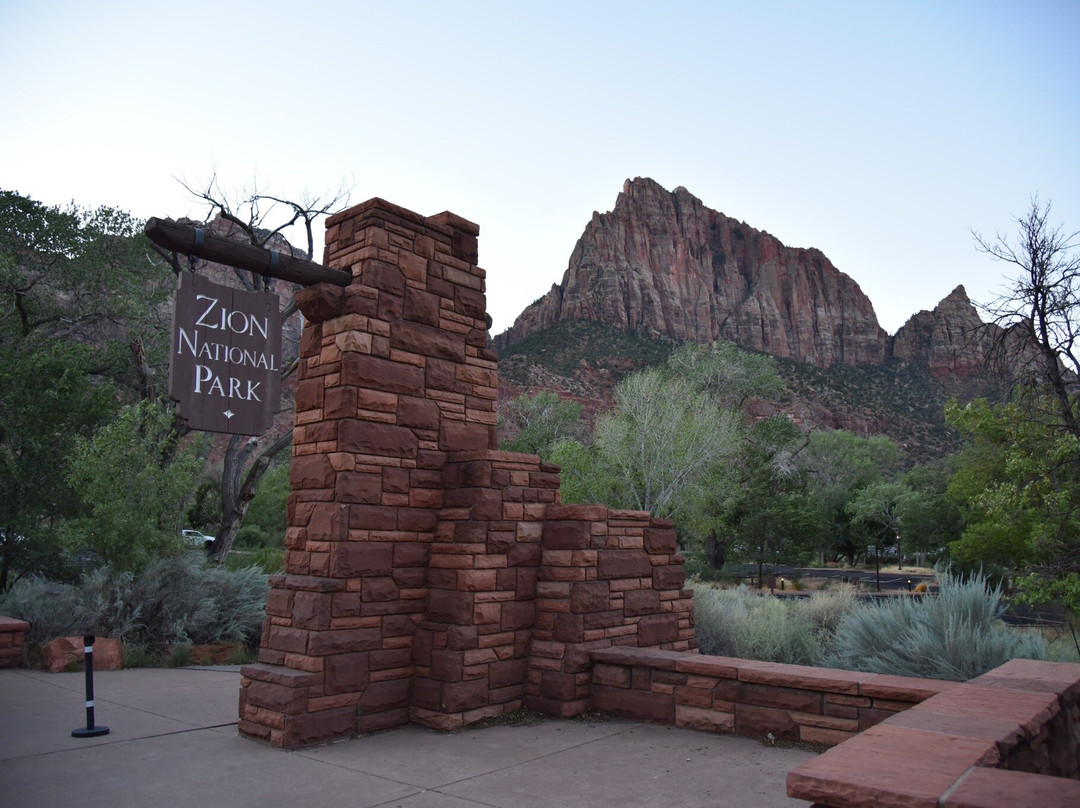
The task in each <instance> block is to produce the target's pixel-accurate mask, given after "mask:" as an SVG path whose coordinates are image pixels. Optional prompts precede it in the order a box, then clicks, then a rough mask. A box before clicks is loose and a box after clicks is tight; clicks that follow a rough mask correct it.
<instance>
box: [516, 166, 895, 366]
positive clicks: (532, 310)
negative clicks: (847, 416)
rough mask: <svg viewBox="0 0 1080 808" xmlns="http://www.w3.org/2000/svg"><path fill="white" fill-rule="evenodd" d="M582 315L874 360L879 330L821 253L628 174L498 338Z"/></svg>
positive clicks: (762, 347)
mask: <svg viewBox="0 0 1080 808" xmlns="http://www.w3.org/2000/svg"><path fill="white" fill-rule="evenodd" d="M574 319H587V320H598V321H600V322H604V323H608V324H610V325H614V326H615V327H617V328H620V329H622V330H625V331H635V330H641V331H644V332H645V333H653V334H665V335H668V336H670V337H673V338H675V339H678V340H689V341H692V342H710V341H713V340H715V339H719V338H723V339H727V340H730V341H731V342H734V343H736V344H737V345H740V346H742V347H744V348H747V349H751V350H757V351H764V352H766V353H769V354H772V355H774V356H778V357H782V358H787V359H794V360H796V361H800V362H809V363H811V364H814V365H818V366H820V367H828V366H830V365H833V364H836V363H845V364H854V365H863V364H879V363H881V362H884V361H885V359H886V357H887V356H888V352H889V342H890V340H889V337H888V335H887V334H886V333H885V332H884V331H883V330H882V329H881V327H880V326H879V325H878V321H877V316H876V315H875V314H874V308H873V306H872V305H871V303H870V300H869V299H868V298H867V297H866V295H864V294H863V292H862V290H861V289H860V288H859V285H858V284H857V283H855V281H853V280H852V279H851V278H849V277H848V276H847V275H845V274H844V273H842V272H840V271H839V270H838V269H836V267H834V266H833V265H832V263H830V261H829V259H828V258H826V257H825V256H824V255H823V254H822V253H821V252H820V251H818V250H815V249H796V248H791V247H786V246H784V245H783V244H782V243H781V242H780V241H779V240H778V239H776V238H774V237H773V236H771V235H769V234H768V233H765V232H762V231H759V230H755V229H754V228H752V227H749V226H748V225H746V224H745V223H743V222H739V221H736V220H734V219H731V218H728V217H727V216H725V215H723V214H722V213H718V212H716V211H714V210H710V209H709V208H707V207H705V205H704V204H702V202H701V200H700V199H697V198H696V197H694V196H693V195H692V194H690V192H689V191H687V190H686V189H685V188H681V187H680V188H676V189H675V190H674V191H673V192H668V191H666V190H665V189H663V188H662V187H660V185H658V184H657V183H656V182H654V181H653V180H650V179H642V178H638V179H635V180H628V181H627V182H626V184H625V185H624V186H623V191H622V193H621V194H619V197H618V200H617V201H616V203H615V208H614V210H612V211H611V212H610V213H604V214H600V213H594V214H593V218H592V221H591V222H589V224H588V226H587V227H586V228H585V232H584V233H583V234H582V236H581V238H580V239H579V241H578V243H577V246H576V247H575V248H574V252H573V254H572V255H571V257H570V263H569V266H568V268H567V270H566V274H565V275H564V276H563V281H562V284H560V285H559V286H553V287H552V289H551V291H550V292H549V293H548V294H547V295H546V296H545V297H543V298H542V299H541V300H539V301H537V302H536V303H534V304H533V305H532V306H530V307H529V308H527V309H526V310H525V311H524V312H523V313H522V314H521V315H520V317H519V318H518V320H517V321H516V322H515V323H514V325H513V327H512V328H511V329H510V330H509V331H507V332H506V333H504V334H501V335H500V336H499V337H498V338H497V339H496V346H497V347H500V346H504V345H509V344H512V343H514V342H517V341H518V340H520V339H522V338H524V337H525V336H527V335H528V334H530V333H532V332H534V331H536V330H539V329H541V328H544V327H546V326H548V325H551V324H552V323H555V322H558V321H561V320H574Z"/></svg>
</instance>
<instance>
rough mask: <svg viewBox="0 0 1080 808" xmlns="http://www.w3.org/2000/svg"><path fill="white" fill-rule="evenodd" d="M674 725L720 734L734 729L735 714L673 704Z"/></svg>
mask: <svg viewBox="0 0 1080 808" xmlns="http://www.w3.org/2000/svg"><path fill="white" fill-rule="evenodd" d="M675 725H676V726H679V727H686V728H687V729H696V730H700V731H702V732H715V733H720V734H726V733H731V732H734V731H735V715H734V714H733V713H725V712H718V711H716V710H709V709H704V708H702V707H695V706H691V705H687V704H676V705H675Z"/></svg>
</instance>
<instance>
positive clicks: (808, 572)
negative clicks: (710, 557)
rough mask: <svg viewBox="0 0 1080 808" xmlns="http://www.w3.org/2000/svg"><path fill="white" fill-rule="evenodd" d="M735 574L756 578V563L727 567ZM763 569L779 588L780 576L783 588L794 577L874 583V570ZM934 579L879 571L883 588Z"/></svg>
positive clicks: (784, 567) (905, 572) (766, 577)
mask: <svg viewBox="0 0 1080 808" xmlns="http://www.w3.org/2000/svg"><path fill="white" fill-rule="evenodd" d="M729 569H731V570H732V571H734V572H735V573H736V574H737V575H742V576H743V577H750V576H753V577H754V578H755V579H756V578H757V565H756V564H737V565H732V566H731V567H729ZM764 569H765V579H766V581H767V580H768V578H769V576H770V575H775V576H776V579H777V584H776V588H777V589H780V578H784V579H785V589H786V588H788V587H789V586H790V581H791V580H792V579H794V578H826V579H828V580H830V581H840V580H843V579H845V578H846V579H847V580H849V581H854V580H855V579H858V580H860V581H863V582H864V585H865V586H866V587H870V588H873V587H874V586H875V585H876V575H877V574H876V573H875V572H874V570H872V569H871V570H861V569H859V570H852V569H848V570H841V569H836V568H835V567H787V566H767V567H765V568H764ZM933 580H934V576H933V575H927V574H926V573H918V572H907V571H906V570H902V571H900V572H897V571H896V570H888V571H886V570H882V571H881V588H882V589H883V590H885V589H904V590H906V589H907V588H908V581H911V587H912V588H913V589H914V588H915V587H916V586H918V585H919V583H920V582H922V581H926V582H927V583H932V582H933Z"/></svg>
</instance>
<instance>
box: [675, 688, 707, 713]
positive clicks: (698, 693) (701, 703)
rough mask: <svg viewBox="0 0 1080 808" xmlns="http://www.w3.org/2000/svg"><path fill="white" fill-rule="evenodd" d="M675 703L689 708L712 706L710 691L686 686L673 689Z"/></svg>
mask: <svg viewBox="0 0 1080 808" xmlns="http://www.w3.org/2000/svg"><path fill="white" fill-rule="evenodd" d="M675 703H676V704H686V705H689V706H691V707H703V708H710V707H712V704H713V694H712V690H708V689H705V688H701V687H692V686H690V687H688V686H686V685H684V686H682V687H678V688H676V689H675Z"/></svg>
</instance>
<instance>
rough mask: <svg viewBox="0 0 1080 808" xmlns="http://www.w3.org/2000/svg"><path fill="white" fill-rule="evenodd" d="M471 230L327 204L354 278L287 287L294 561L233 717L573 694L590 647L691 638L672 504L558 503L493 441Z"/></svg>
mask: <svg viewBox="0 0 1080 808" xmlns="http://www.w3.org/2000/svg"><path fill="white" fill-rule="evenodd" d="M478 233H479V228H477V226H476V225H474V224H472V223H471V222H468V221H466V220H465V219H462V218H461V217H459V216H455V215H454V214H452V213H442V214H439V215H437V216H431V217H426V218H425V217H423V216H419V215H418V214H415V213H412V212H410V211H407V210H403V209H402V208H399V207H396V206H394V205H391V204H389V203H387V202H384V201H382V200H380V199H373V200H371V201H369V202H365V203H364V204H362V205H359V206H357V207H355V208H351V209H350V210H347V211H344V212H343V213H340V214H337V215H336V216H333V217H331V218H330V220H329V221H328V223H327V231H326V259H325V260H326V263H327V264H328V265H329V266H331V267H335V268H338V269H346V270H348V271H350V272H351V273H352V277H353V282H352V283H351V284H350V285H349V286H348V287H346V288H344V289H342V288H339V287H335V286H329V285H326V284H321V285H318V286H313V287H309V288H306V289H303V290H301V291H300V292H298V293H297V301H298V303H299V305H300V308H301V310H302V311H303V313H304V317H305V324H304V331H303V335H302V338H301V344H300V359H299V362H300V364H299V370H298V384H297V390H296V415H295V425H294V431H293V460H292V468H291V472H290V482H291V487H292V493H291V494H290V496H289V505H288V529H287V531H286V537H285V544H286V556H285V574H283V575H279V576H274V577H272V578H271V582H270V586H271V588H270V594H269V597H268V599H267V604H266V620H265V622H264V624H263V633H262V642H261V647H260V651H259V662H258V663H257V664H254V665H246V666H244V667H243V669H242V681H241V691H240V724H239V728H240V731H241V732H242V733H244V734H246V735H250V736H252V737H255V738H259V739H262V740H266V741H269V742H270V743H272V744H274V745H276V746H283V747H287V748H295V747H299V746H306V745H310V744H315V743H321V742H325V741H328V740H331V739H333V738H338V737H345V736H349V735H352V734H354V733H357V732H370V731H373V730H378V729H385V728H388V727H392V726H395V725H398V724H402V723H405V722H407V721H415V722H417V723H421V724H424V725H427V726H430V727H436V728H440V729H454V728H458V727H461V726H464V725H466V724H469V723H472V722H475V721H478V720H480V719H482V718H485V717H492V716H496V715H499V714H500V713H503V712H506V711H509V710H514V709H516V708H518V707H520V706H522V704H526V703H528V704H532V705H533V706H535V707H537V708H539V709H542V710H544V711H545V712H549V713H553V714H556V715H563V716H569V715H574V714H576V713H578V712H581V711H582V710H584V709H585V708H586V707H587V706H588V705H589V698H590V686H591V658H590V653H591V651H592V650H594V649H596V648H606V647H608V646H610V645H623V644H626V645H635V646H651V647H660V648H669V649H674V650H683V649H687V648H690V647H692V645H693V616H692V611H691V604H690V598H689V593H688V592H686V591H684V590H682V584H683V566H682V559H681V558H680V557H679V556H678V555H676V554H675V550H676V548H675V531H674V529H673V528H672V526H671V523H670V522H662V521H658V520H655V519H651V518H650V517H649V515H648V514H647V513H639V512H635V511H615V510H609V509H608V508H606V507H604V506H595V505H584V506H583V505H576V506H561V505H560V504H559V476H558V469H557V468H556V467H555V466H551V465H548V464H545V463H541V462H540V459H539V458H538V457H536V456H535V455H524V454H516V453H510V452H500V451H498V450H497V445H496V432H495V427H496V405H497V389H498V373H497V370H498V364H497V359H496V356H495V355H494V354H493V353H492V352H491V351H490V350H488V348H487V339H488V335H487V329H488V326H489V320H488V319H487V313H486V307H485V298H484V272H483V270H482V269H480V268H479V267H478V266H477V265H476V260H477V257H476V239H477V235H478Z"/></svg>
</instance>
